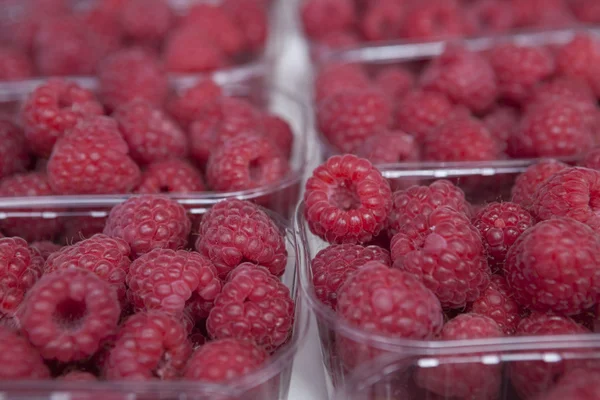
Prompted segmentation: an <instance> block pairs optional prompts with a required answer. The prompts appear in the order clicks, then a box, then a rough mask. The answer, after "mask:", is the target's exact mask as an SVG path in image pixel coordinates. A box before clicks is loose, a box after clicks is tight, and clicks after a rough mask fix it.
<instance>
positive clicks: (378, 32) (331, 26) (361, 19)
mask: <svg viewBox="0 0 600 400" xmlns="http://www.w3.org/2000/svg"><path fill="white" fill-rule="evenodd" d="M300 13H301V19H302V24H303V26H304V32H305V33H306V35H307V36H308V38H309V39H311V40H312V41H314V42H316V43H319V44H322V45H325V46H327V47H329V48H337V49H339V48H344V47H350V46H355V45H357V44H360V43H364V42H377V41H386V40H394V39H418V40H424V39H425V40H426V39H443V38H451V37H464V36H474V35H491V34H499V33H507V32H510V31H513V30H522V29H524V28H528V29H557V28H567V27H572V26H574V25H576V24H581V23H583V24H597V23H599V22H600V4H599V3H598V2H597V1H596V0H304V1H303V3H302V8H301V10H300Z"/></svg>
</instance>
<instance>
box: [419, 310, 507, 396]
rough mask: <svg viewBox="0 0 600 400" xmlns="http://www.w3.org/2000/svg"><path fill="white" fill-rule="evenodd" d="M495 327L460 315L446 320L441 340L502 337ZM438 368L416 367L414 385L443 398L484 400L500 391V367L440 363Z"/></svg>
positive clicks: (480, 317) (485, 320) (482, 319)
mask: <svg viewBox="0 0 600 400" xmlns="http://www.w3.org/2000/svg"><path fill="white" fill-rule="evenodd" d="M502 336H503V333H502V330H501V329H500V327H499V326H498V324H496V322H495V321H494V320H493V319H491V318H488V317H486V316H483V315H478V314H462V315H459V316H457V317H456V318H454V319H452V320H450V321H448V322H447V323H446V324H445V325H444V328H443V329H442V332H441V333H440V339H441V340H472V339H486V338H498V337H502ZM440 364H441V365H440V366H437V367H433V368H431V367H429V368H420V369H419V370H417V373H416V376H415V379H416V382H417V385H419V386H420V387H422V388H425V389H427V390H429V391H430V392H433V393H436V394H438V395H440V396H443V397H447V398H459V399H487V398H493V397H495V396H496V395H497V394H498V392H500V391H501V387H500V385H501V384H502V364H491V365H482V364H480V363H477V362H474V363H453V362H452V361H450V360H448V362H444V361H443V357H442V360H441V362H440Z"/></svg>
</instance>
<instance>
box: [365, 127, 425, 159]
mask: <svg viewBox="0 0 600 400" xmlns="http://www.w3.org/2000/svg"><path fill="white" fill-rule="evenodd" d="M420 151H421V150H420V149H419V146H418V144H417V143H416V140H415V138H414V137H413V136H411V135H409V134H406V133H404V132H402V131H385V132H381V133H379V134H376V135H371V136H369V137H368V138H367V139H366V140H365V142H364V143H363V145H362V146H361V147H360V148H359V149H358V151H357V155H358V156H359V157H363V158H366V159H367V160H369V161H371V162H372V163H373V164H375V165H380V164H394V163H398V162H402V161H418V160H419V159H420Z"/></svg>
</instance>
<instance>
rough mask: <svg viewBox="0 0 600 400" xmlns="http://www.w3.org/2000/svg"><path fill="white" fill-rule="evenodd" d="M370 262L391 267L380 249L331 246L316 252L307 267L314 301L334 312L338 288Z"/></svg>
mask: <svg viewBox="0 0 600 400" xmlns="http://www.w3.org/2000/svg"><path fill="white" fill-rule="evenodd" d="M369 261H377V262H379V263H381V264H384V265H388V266H391V264H392V261H391V259H390V253H389V251H387V250H385V249H384V248H382V247H379V246H366V247H365V246H361V245H358V244H333V245H331V246H329V247H327V248H325V249H323V250H321V251H319V252H318V253H317V255H316V256H315V258H313V260H312V262H311V266H310V269H311V271H312V283H313V287H314V290H315V294H316V295H317V298H319V300H321V301H322V302H323V303H324V304H325V305H327V306H329V307H331V308H332V309H334V310H335V308H336V306H337V291H338V289H339V287H340V286H341V285H342V284H343V283H344V282H345V281H346V278H347V277H348V275H350V274H351V273H352V272H354V271H356V270H357V269H359V268H362V267H363V266H364V265H365V264H366V263H367V262H369Z"/></svg>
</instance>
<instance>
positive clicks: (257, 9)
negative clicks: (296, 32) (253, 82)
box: [221, 0, 269, 52]
mask: <svg viewBox="0 0 600 400" xmlns="http://www.w3.org/2000/svg"><path fill="white" fill-rule="evenodd" d="M263 3H264V2H261V0H246V1H243V2H240V1H238V0H225V1H223V2H222V3H221V8H222V9H223V11H225V12H226V13H227V15H228V16H229V18H230V19H231V20H232V21H233V23H234V25H236V26H237V27H238V28H239V29H240V30H241V32H242V37H243V40H244V47H245V49H246V50H247V51H250V52H256V51H258V50H261V49H263V48H264V47H265V43H266V41H267V36H268V33H269V20H268V15H267V11H268V10H267V6H266V5H265V4H263Z"/></svg>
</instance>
